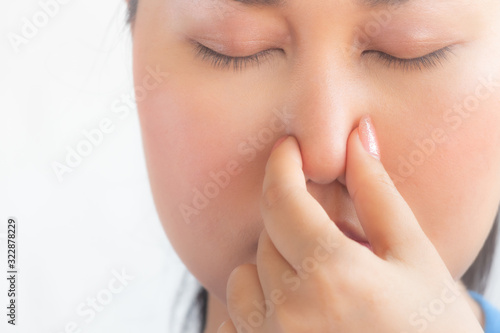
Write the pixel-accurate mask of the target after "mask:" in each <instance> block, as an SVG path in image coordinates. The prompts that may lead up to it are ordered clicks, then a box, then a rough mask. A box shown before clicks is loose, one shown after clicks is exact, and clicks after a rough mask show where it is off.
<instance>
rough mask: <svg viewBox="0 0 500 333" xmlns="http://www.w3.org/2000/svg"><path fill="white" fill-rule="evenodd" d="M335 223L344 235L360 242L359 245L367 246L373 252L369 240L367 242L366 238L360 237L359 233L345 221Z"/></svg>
mask: <svg viewBox="0 0 500 333" xmlns="http://www.w3.org/2000/svg"><path fill="white" fill-rule="evenodd" d="M335 224H336V225H337V227H338V228H339V229H340V231H342V232H343V233H344V235H345V236H346V237H347V238H349V239H352V240H353V241H355V242H356V243H358V244H360V245H363V246H365V247H366V248H368V249H369V250H370V251H372V252H373V248H372V246H371V244H370V242H368V240H366V239H365V238H364V237H361V236H360V235H359V233H357V232H355V231H354V230H353V228H351V227H350V225H349V224H347V223H342V222H339V223H335Z"/></svg>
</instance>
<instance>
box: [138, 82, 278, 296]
mask: <svg viewBox="0 0 500 333" xmlns="http://www.w3.org/2000/svg"><path fill="white" fill-rule="evenodd" d="M193 86H194V87H195V86H196V85H195V84H193V83H189V82H183V79H182V78H179V79H174V78H172V80H171V81H169V82H167V83H166V84H165V85H164V87H162V89H160V90H158V91H157V92H154V93H152V94H151V95H150V96H149V97H148V98H147V99H146V100H144V101H143V102H141V103H140V105H139V115H140V119H141V126H142V133H143V141H144V146H145V153H146V158H147V163H148V168H149V174H150V178H151V187H152V190H153V194H154V198H155V202H156V206H157V209H158V213H159V215H160V218H161V220H162V223H163V226H164V229H165V231H166V233H167V236H168V237H169V239H170V241H171V243H172V245H173V246H174V248H175V249H176V251H177V252H178V253H179V256H180V257H181V258H182V259H183V261H184V262H185V263H186V265H187V266H188V268H190V270H191V271H192V272H193V274H195V276H197V278H199V280H200V281H201V282H202V283H204V284H205V285H206V286H208V287H209V288H211V289H212V290H214V291H215V289H217V288H219V289H220V290H218V292H223V286H222V285H223V283H222V282H221V281H220V276H226V275H229V273H230V271H227V272H226V270H229V269H230V268H231V267H236V266H238V265H239V264H242V263H244V262H246V261H251V260H252V259H253V255H254V253H255V250H256V242H257V239H258V236H259V233H260V231H261V229H262V225H261V217H260V214H259V207H258V204H259V199H260V194H261V186H262V180H263V171H264V166H265V163H266V161H267V157H268V155H269V151H270V148H271V146H272V144H273V143H274V141H275V139H277V138H278V137H279V136H280V135H281V131H283V130H284V125H283V124H282V123H280V119H279V117H278V116H277V115H275V114H274V113H273V112H272V111H269V110H270V109H271V107H270V106H265V105H261V106H258V105H257V106H256V105H255V104H258V103H254V104H252V106H251V107H252V110H250V109H245V107H244V105H241V104H240V103H232V101H231V100H230V99H220V100H216V99H214V98H213V97H211V96H212V95H211V94H208V95H206V92H204V91H194V90H193V89H192V88H189V90H188V87H193ZM255 109H257V110H259V109H260V110H264V111H266V112H263V111H262V112H261V113H259V111H255ZM249 119H251V120H252V121H249ZM214 254H217V255H214ZM221 258H223V259H224V260H222V259H221ZM221 272H225V273H227V274H226V275H221V274H222V273H221Z"/></svg>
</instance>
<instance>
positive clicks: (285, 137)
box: [271, 135, 288, 153]
mask: <svg viewBox="0 0 500 333" xmlns="http://www.w3.org/2000/svg"><path fill="white" fill-rule="evenodd" d="M287 138H288V135H285V136H282V137H281V138H279V139H278V141H276V143H275V144H274V146H273V148H272V149H271V153H272V152H273V151H274V150H275V149H276V148H278V146H279V145H280V144H281V143H282V142H283V141H285V140H286V139H287Z"/></svg>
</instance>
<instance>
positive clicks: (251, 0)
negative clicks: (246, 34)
mask: <svg viewBox="0 0 500 333" xmlns="http://www.w3.org/2000/svg"><path fill="white" fill-rule="evenodd" d="M234 1H236V2H241V3H242V4H244V5H254V6H269V7H283V6H284V5H285V4H286V0H234ZM354 1H355V2H358V3H359V4H360V5H363V6H367V7H378V6H393V5H401V4H404V3H407V2H409V0H354Z"/></svg>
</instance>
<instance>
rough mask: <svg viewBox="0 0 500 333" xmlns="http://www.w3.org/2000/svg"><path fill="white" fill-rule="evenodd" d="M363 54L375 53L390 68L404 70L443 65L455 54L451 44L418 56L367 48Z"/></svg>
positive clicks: (420, 69)
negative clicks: (394, 54)
mask: <svg viewBox="0 0 500 333" xmlns="http://www.w3.org/2000/svg"><path fill="white" fill-rule="evenodd" d="M362 54H363V55H373V56H375V57H376V58H377V59H378V60H381V61H382V62H383V64H384V65H386V66H387V67H389V68H394V69H401V70H403V71H411V70H419V71H422V70H424V69H430V68H434V67H437V66H439V65H442V62H443V61H444V60H448V56H449V55H450V54H454V53H453V50H452V48H451V46H447V47H443V48H442V49H439V50H437V51H434V52H432V53H429V54H427V55H424V56H421V57H417V58H408V59H405V58H398V57H395V56H392V55H390V54H387V53H384V52H380V51H374V50H367V51H363V53H362Z"/></svg>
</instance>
